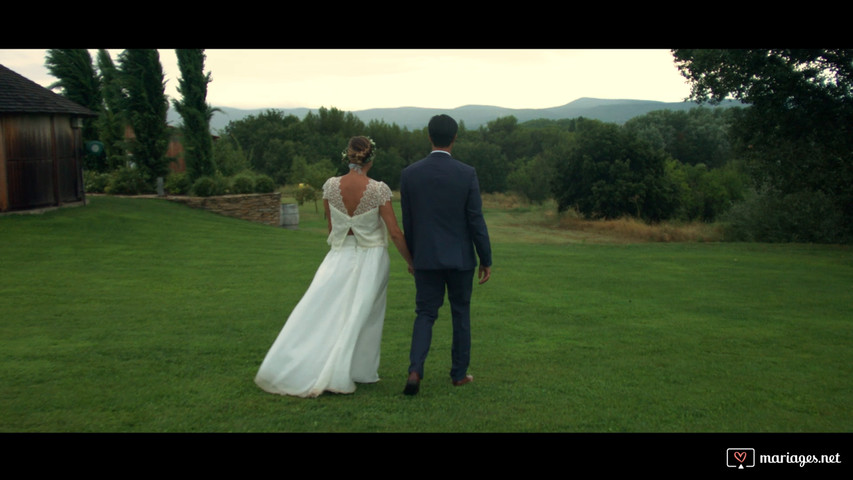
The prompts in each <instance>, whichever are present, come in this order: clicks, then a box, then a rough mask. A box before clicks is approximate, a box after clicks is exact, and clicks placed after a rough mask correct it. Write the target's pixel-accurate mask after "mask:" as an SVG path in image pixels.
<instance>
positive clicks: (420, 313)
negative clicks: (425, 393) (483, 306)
mask: <svg viewBox="0 0 853 480" xmlns="http://www.w3.org/2000/svg"><path fill="white" fill-rule="evenodd" d="M473 281H474V270H415V289H416V293H415V305H416V308H415V313H416V317H415V325H414V328H413V331H412V348H411V352H410V353H409V362H410V364H409V373H411V372H417V374H418V375H420V377H421V378H424V363H425V362H426V357H427V354H428V353H429V348H430V343H432V327H433V325H434V324H435V320H436V319H437V318H438V309H439V308H440V307H441V306H442V305H443V303H444V294H445V290H446V292H447V299H448V301H449V302H450V313H451V318H452V323H453V344H452V347H451V352H450V353H451V368H450V378H451V379H452V380H454V381H456V380H462V379H463V378H465V375H466V374H467V373H468V364H469V362H470V359H471V292H472V290H473Z"/></svg>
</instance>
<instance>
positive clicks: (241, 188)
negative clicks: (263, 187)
mask: <svg viewBox="0 0 853 480" xmlns="http://www.w3.org/2000/svg"><path fill="white" fill-rule="evenodd" d="M254 191H255V177H254V175H252V174H251V173H249V172H243V173H239V174H237V175H236V176H235V177H234V178H233V179H232V181H231V193H253V192H254Z"/></svg>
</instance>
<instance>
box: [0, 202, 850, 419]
mask: <svg viewBox="0 0 853 480" xmlns="http://www.w3.org/2000/svg"><path fill="white" fill-rule="evenodd" d="M508 201H510V200H507V199H506V198H500V197H488V198H487V201H486V217H487V221H488V222H489V227H490V230H491V232H492V236H493V242H494V256H495V266H494V270H493V278H492V280H491V281H490V282H489V283H488V284H486V285H484V286H476V287H475V292H474V300H473V312H472V314H473V319H474V322H473V342H474V344H473V351H472V367H471V373H472V374H473V375H474V376H475V378H476V381H475V383H474V384H472V385H470V386H466V387H464V388H458V389H457V388H453V387H452V386H451V385H450V382H449V379H448V376H447V371H448V369H449V348H450V347H449V342H450V338H449V337H450V328H449V322H448V319H447V315H448V312H447V307H445V308H444V309H443V310H442V317H441V318H440V319H439V321H438V323H437V325H436V329H435V337H434V343H433V349H432V353H431V354H430V358H429V360H428V364H427V372H426V378H425V380H424V382H423V385H422V388H421V393H420V394H419V395H418V396H416V397H404V396H403V395H402V394H401V391H402V387H403V383H404V381H405V370H406V367H407V364H408V346H409V339H410V333H411V321H412V319H413V316H414V313H413V298H414V287H413V284H412V281H411V277H410V276H409V275H408V274H407V273H406V271H405V268H404V265H403V262H402V261H401V260H400V259H399V256H398V255H397V254H396V252H394V251H393V250H392V252H391V258H392V264H391V283H390V286H389V292H388V310H387V317H386V321H385V330H384V336H383V344H382V349H383V350H382V363H381V367H380V375H381V376H382V378H383V380H382V381H381V382H379V383H377V384H373V385H361V386H359V388H358V390H357V391H356V393H355V394H353V395H331V394H330V395H324V396H321V397H320V398H317V399H311V400H305V399H297V398H289V397H280V396H275V395H270V394H267V393H265V392H263V391H261V390H260V389H258V388H257V387H256V386H255V385H254V383H253V381H252V380H253V378H254V374H255V372H256V371H257V368H258V366H259V364H260V362H261V360H262V359H263V357H264V355H265V353H266V351H267V349H268V348H269V346H270V345H271V343H272V341H273V340H274V338H275V336H276V335H277V334H278V331H279V330H280V328H281V326H282V323H283V322H284V320H285V319H286V318H287V315H288V314H289V312H290V310H291V309H292V308H293V306H294V305H295V304H296V302H297V301H298V300H299V298H300V297H301V295H302V293H304V290H305V288H306V287H307V285H308V283H309V282H310V280H311V278H312V276H313V274H314V271H315V269H316V267H317V266H318V265H319V263H320V262H321V260H322V258H323V256H324V255H325V252H326V250H327V246H326V244H325V241H324V240H325V221H324V220H323V218H322V208H320V209H319V211H315V207H314V205H313V204H306V205H304V206H302V207H301V208H300V228H299V229H298V230H285V229H279V228H274V227H268V226H264V225H256V224H252V223H249V222H245V221H241V220H236V219H231V218H226V217H222V216H218V215H215V214H211V213H208V212H204V211H199V210H192V209H189V208H187V207H185V206H182V205H179V204H175V203H169V202H166V201H162V200H157V199H124V198H112V197H94V198H91V199H90V204H89V205H88V206H85V207H77V208H66V209H60V210H56V211H50V212H46V213H43V214H39V215H10V216H3V217H0V249H1V250H2V257H0V258H2V265H1V266H0V312H2V321H0V347H2V349H1V350H0V431H2V432H850V431H851V430H853V415H851V410H850V405H851V404H853V384H851V378H853V375H851V373H853V372H851V370H853V369H851V365H853V353H851V348H850V347H851V345H853V334H851V328H850V327H851V324H850V322H851V320H850V319H851V318H853V315H851V314H853V306H851V302H850V301H849V300H850V298H851V285H853V255H851V252H850V250H849V248H847V247H839V246H825V245H824V246H817V245H796V244H793V245H775V244H774V245H768V244H735V243H719V242H713V241H708V240H704V239H697V238H694V240H695V241H691V242H673V241H651V240H655V237H653V236H652V237H649V236H648V235H647V234H643V237H644V239H643V240H642V241H639V240H637V237H636V234H628V233H626V231H627V230H628V228H627V227H624V226H623V227H621V228H610V229H608V227H603V226H597V227H594V226H588V227H587V229H585V230H572V229H569V228H567V227H566V225H567V224H572V223H571V222H577V220H576V219H568V220H567V219H566V218H560V216H557V215H555V214H554V213H553V211H552V210H551V207H549V206H548V205H545V206H529V205H523V204H519V203H517V202H512V203H509V204H507V203H506V202H508ZM567 222H568V223H567ZM657 240H666V239H665V238H664V237H657ZM670 240H671V238H670Z"/></svg>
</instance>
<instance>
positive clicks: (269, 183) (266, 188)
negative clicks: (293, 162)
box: [255, 175, 276, 193]
mask: <svg viewBox="0 0 853 480" xmlns="http://www.w3.org/2000/svg"><path fill="white" fill-rule="evenodd" d="M275 188H276V185H275V181H274V180H273V179H272V177H270V176H269V175H259V176H258V177H257V178H256V179H255V193H272V192H274V191H275Z"/></svg>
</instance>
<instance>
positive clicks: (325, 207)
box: [323, 198, 332, 233]
mask: <svg viewBox="0 0 853 480" xmlns="http://www.w3.org/2000/svg"><path fill="white" fill-rule="evenodd" d="M323 210H324V211H325V212H326V223H327V224H328V226H329V233H332V212H330V211H329V201H328V200H326V199H325V198H324V199H323Z"/></svg>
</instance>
